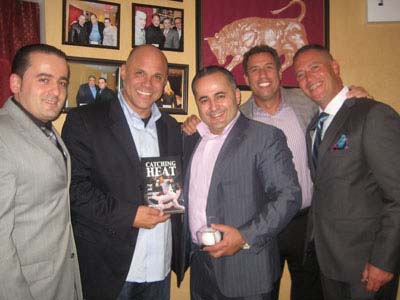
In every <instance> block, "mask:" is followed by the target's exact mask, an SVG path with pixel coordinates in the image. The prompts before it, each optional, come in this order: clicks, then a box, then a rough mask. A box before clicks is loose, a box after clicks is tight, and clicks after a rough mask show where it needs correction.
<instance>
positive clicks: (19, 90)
mask: <svg viewBox="0 0 400 300" xmlns="http://www.w3.org/2000/svg"><path fill="white" fill-rule="evenodd" d="M67 88H68V66H67V62H66V61H65V59H63V58H61V57H58V56H57V55H54V54H46V53H41V52H36V53H35V52H34V53H31V54H30V55H29V66H28V68H27V69H26V71H25V73H24V75H23V77H22V78H21V77H20V76H19V75H17V74H11V76H10V89H11V91H12V92H13V94H14V98H15V100H17V101H18V102H19V103H20V104H21V105H22V106H23V107H24V108H25V109H26V110H27V111H28V112H30V113H31V114H32V115H33V116H34V117H35V118H37V119H39V120H41V121H42V122H48V121H53V120H55V119H56V118H57V117H58V115H59V114H60V112H61V109H62V108H63V107H64V103H65V100H66V97H67Z"/></svg>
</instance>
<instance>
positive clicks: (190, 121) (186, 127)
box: [182, 115, 200, 135]
mask: <svg viewBox="0 0 400 300" xmlns="http://www.w3.org/2000/svg"><path fill="white" fill-rule="evenodd" d="M199 123H200V119H199V118H198V117H197V116H196V115H191V116H189V117H187V119H186V120H185V121H184V122H183V124H182V130H183V132H185V133H186V134H187V135H192V134H194V133H195V132H196V131H197V128H196V127H197V125H198V124H199Z"/></svg>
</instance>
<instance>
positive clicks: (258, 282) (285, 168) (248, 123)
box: [184, 115, 301, 297]
mask: <svg viewBox="0 0 400 300" xmlns="http://www.w3.org/2000/svg"><path fill="white" fill-rule="evenodd" d="M199 140H200V136H199V134H198V133H196V134H194V135H193V136H189V137H187V138H185V141H184V165H185V166H186V168H185V169H187V170H186V172H185V186H186V189H185V191H186V192H185V193H186V195H185V196H186V197H185V199H188V197H187V196H188V195H187V193H188V187H189V183H190V178H189V177H190V175H189V174H190V163H191V159H192V155H193V153H194V151H195V148H196V146H197V144H198V142H199ZM190 201H191V200H190V199H188V201H187V205H188V206H190ZM300 206H301V194H300V187H299V185H298V181H297V175H296V171H295V169H294V166H293V163H292V154H291V152H290V150H289V148H288V147H287V144H286V138H285V136H284V134H283V133H282V131H281V130H279V129H277V128H275V127H272V126H269V125H265V124H262V123H260V122H256V121H252V120H249V119H247V118H246V117H244V116H243V115H241V116H240V117H239V119H238V120H237V122H236V123H235V125H234V126H233V128H232V129H231V131H230V133H229V134H228V136H227V138H226V140H225V142H224V144H223V146H222V148H221V151H220V153H219V155H218V158H217V161H216V163H215V167H214V171H213V175H212V179H211V185H210V189H209V194H208V199H207V208H206V211H207V216H215V217H216V219H217V221H216V223H221V224H227V225H230V226H233V227H235V228H238V229H239V230H240V232H241V233H242V235H243V236H244V238H245V240H246V241H247V242H248V243H249V244H250V245H251V249H250V250H241V251H239V252H237V253H236V254H235V255H233V256H229V257H228V256H227V257H222V258H218V259H212V263H213V267H214V270H215V274H216V279H217V284H218V287H219V289H220V290H221V292H222V293H223V294H224V295H225V296H227V297H244V296H249V295H255V294H262V293H268V292H269V291H270V290H271V289H272V286H273V284H274V282H275V281H276V280H277V279H278V278H279V277H280V275H281V270H280V262H279V253H278V245H277V241H276V236H277V235H278V233H279V232H280V231H281V230H282V228H284V227H285V226H286V225H287V223H288V222H289V221H290V220H291V218H292V217H293V216H294V215H295V214H296V212H297V211H298V209H299V208H300ZM189 217H190V216H189Z"/></svg>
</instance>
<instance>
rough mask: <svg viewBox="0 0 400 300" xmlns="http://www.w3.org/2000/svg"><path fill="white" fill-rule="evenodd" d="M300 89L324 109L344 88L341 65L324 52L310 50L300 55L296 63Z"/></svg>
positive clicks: (295, 67)
mask: <svg viewBox="0 0 400 300" xmlns="http://www.w3.org/2000/svg"><path fill="white" fill-rule="evenodd" d="M294 69H295V74H296V79H297V81H298V83H299V86H300V88H301V89H302V90H303V92H304V94H306V95H307V96H308V97H309V98H311V99H312V100H313V101H314V102H316V103H317V104H318V105H319V106H320V107H321V108H322V109H325V107H326V106H327V105H328V104H329V102H330V101H331V100H332V99H333V98H334V97H335V96H336V95H337V94H338V93H339V92H340V90H341V89H342V88H343V84H342V80H341V79H340V74H339V73H340V72H339V65H338V63H337V62H336V61H335V60H332V59H331V58H330V57H329V56H328V54H327V53H324V52H323V51H319V50H315V49H310V50H307V51H305V52H302V53H300V54H299V55H298V56H297V57H296V60H295V62H294Z"/></svg>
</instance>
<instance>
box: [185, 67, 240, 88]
mask: <svg viewBox="0 0 400 300" xmlns="http://www.w3.org/2000/svg"><path fill="white" fill-rule="evenodd" d="M215 73H221V74H222V75H224V77H225V78H226V79H227V80H228V81H229V83H230V85H231V86H232V90H233V91H235V90H236V82H235V78H234V77H233V75H232V73H231V72H229V71H228V70H227V69H225V68H224V67H221V66H215V65H212V66H208V67H204V68H202V69H201V70H200V71H198V72H197V73H196V75H195V76H194V78H193V80H192V92H193V94H196V89H195V87H196V83H197V81H198V80H199V79H201V78H203V77H206V76H208V75H212V74H215Z"/></svg>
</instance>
